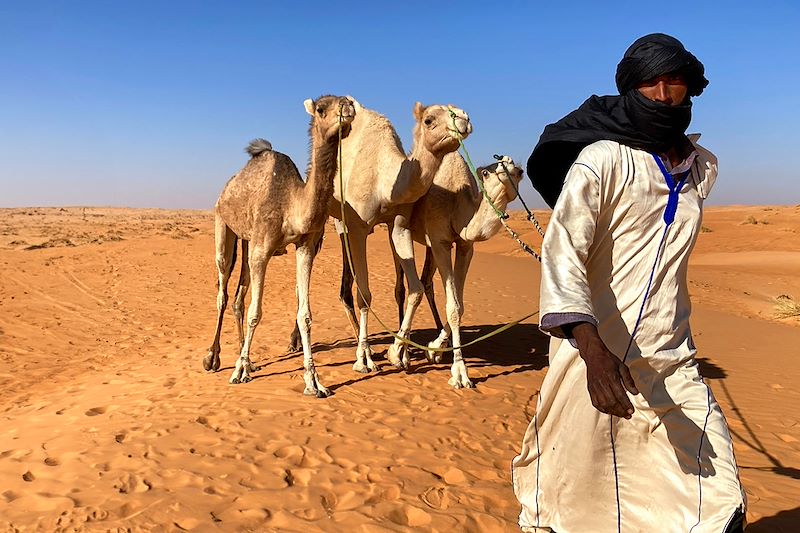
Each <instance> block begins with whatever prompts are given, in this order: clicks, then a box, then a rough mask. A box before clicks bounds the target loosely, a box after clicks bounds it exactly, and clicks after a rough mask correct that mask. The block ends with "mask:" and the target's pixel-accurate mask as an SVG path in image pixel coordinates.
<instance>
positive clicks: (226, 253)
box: [203, 216, 236, 372]
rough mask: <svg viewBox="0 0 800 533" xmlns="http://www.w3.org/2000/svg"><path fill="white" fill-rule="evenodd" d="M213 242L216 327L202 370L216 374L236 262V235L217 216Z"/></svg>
mask: <svg viewBox="0 0 800 533" xmlns="http://www.w3.org/2000/svg"><path fill="white" fill-rule="evenodd" d="M214 242H215V245H216V248H217V253H216V261H217V327H216V329H215V331H214V340H213V342H212V343H211V347H210V348H209V349H208V354H207V355H206V356H205V357H204V358H203V368H205V369H206V370H210V371H214V372H216V371H217V370H219V363H220V361H219V352H220V347H219V336H220V333H221V332H222V317H223V315H224V314H225V308H226V307H227V305H228V280H229V279H230V277H231V272H232V271H233V264H234V262H235V260H236V234H234V233H233V231H231V229H230V228H229V227H228V226H227V225H226V224H225V222H223V220H222V218H220V217H219V216H215V217H214Z"/></svg>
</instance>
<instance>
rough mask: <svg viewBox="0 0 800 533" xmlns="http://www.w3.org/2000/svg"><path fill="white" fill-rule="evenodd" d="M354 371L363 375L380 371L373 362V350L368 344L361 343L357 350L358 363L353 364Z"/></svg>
mask: <svg viewBox="0 0 800 533" xmlns="http://www.w3.org/2000/svg"><path fill="white" fill-rule="evenodd" d="M353 370H355V371H356V372H360V373H361V374H369V373H370V372H372V371H374V370H378V366H377V365H376V364H375V362H374V361H373V360H372V348H370V347H369V344H367V343H366V342H362V343H360V344H359V346H358V349H356V362H355V363H354V364H353Z"/></svg>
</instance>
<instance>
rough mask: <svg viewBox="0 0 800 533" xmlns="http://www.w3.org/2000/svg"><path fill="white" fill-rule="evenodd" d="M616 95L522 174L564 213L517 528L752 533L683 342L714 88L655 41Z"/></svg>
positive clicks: (591, 104) (550, 139) (547, 267)
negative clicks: (705, 99)
mask: <svg viewBox="0 0 800 533" xmlns="http://www.w3.org/2000/svg"><path fill="white" fill-rule="evenodd" d="M616 82H617V88H618V89H619V92H620V95H619V96H605V97H598V96H592V97H591V98H590V99H589V100H587V101H586V102H585V103H584V104H583V105H582V106H581V107H580V108H579V109H578V110H576V111H574V112H572V113H570V114H569V115H567V116H566V117H565V118H563V119H562V120H560V121H559V122H557V123H555V124H551V125H549V126H548V127H547V128H545V130H544V133H543V134H542V137H541V139H540V140H539V143H538V144H537V146H536V148H535V150H534V152H533V154H532V155H531V158H530V160H529V161H528V174H529V175H530V176H531V179H532V180H533V182H534V186H535V187H536V188H537V190H539V191H540V192H541V193H542V195H543V197H544V198H545V200H547V201H548V203H550V204H551V206H552V205H555V207H554V210H553V216H552V219H551V221H550V224H549V226H548V227H547V234H546V237H545V240H544V244H543V248H542V285H541V303H540V313H541V324H540V327H541V329H542V330H543V331H545V332H547V333H549V334H550V335H551V336H552V337H553V338H552V340H551V345H550V368H549V370H548V372H547V375H546V377H545V379H544V383H543V384H542V389H541V391H540V393H539V399H538V405H537V411H536V415H535V417H534V418H533V420H532V421H531V424H530V426H529V427H528V431H527V432H526V434H525V437H524V440H523V446H522V451H521V452H520V455H519V456H517V457H516V458H515V459H514V462H513V481H514V491H515V493H516V495H517V498H518V499H519V501H520V503H521V504H522V512H521V514H520V526H521V527H522V529H523V531H531V532H537V533H544V532H557V533H576V532H577V533H605V532H684V533H686V532H691V533H705V532H714V533H723V532H726V533H729V532H734V531H742V530H743V516H744V510H745V496H744V492H743V490H742V487H741V485H740V483H739V479H738V472H737V468H736V462H735V459H734V456H733V446H732V443H731V438H730V434H729V432H728V428H727V425H726V422H725V419H724V417H723V415H722V412H721V411H720V408H719V405H718V404H717V403H716V401H715V400H714V396H713V394H712V393H711V389H710V388H708V386H707V385H706V384H705V383H704V382H703V379H702V378H701V377H700V375H699V374H698V368H697V362H696V360H695V347H694V343H693V341H692V335H691V331H690V328H689V313H690V302H689V292H688V288H687V279H686V273H687V263H688V257H689V253H690V252H691V249H692V247H693V246H694V243H695V240H696V237H697V234H698V232H699V230H700V223H701V214H702V206H703V200H704V199H705V198H706V197H707V195H708V193H709V191H710V190H711V187H712V186H713V184H714V180H715V178H716V174H717V164H716V159H715V158H714V156H713V155H712V154H711V153H710V152H708V151H707V150H705V149H703V148H702V147H700V146H699V145H697V144H696V142H695V141H696V139H691V140H690V139H689V138H687V137H686V135H685V133H684V132H685V131H686V129H687V127H688V126H689V122H690V120H691V109H692V101H691V97H692V96H698V95H700V93H702V91H703V89H704V88H705V87H706V85H707V84H708V80H706V79H705V77H704V68H703V65H702V63H700V62H699V61H698V60H697V58H695V57H694V56H693V55H692V54H691V53H689V52H688V51H686V49H685V48H684V47H683V45H682V44H681V43H680V41H678V40H677V39H675V38H672V37H669V36H667V35H664V34H652V35H647V36H645V37H642V38H641V39H639V40H637V41H636V42H634V43H633V44H632V45H631V47H630V48H629V49H628V50H627V51H626V52H625V56H624V57H623V59H622V61H621V62H620V63H619V65H618V67H617V75H616ZM562 183H563V190H561V189H562ZM565 339H566V340H565Z"/></svg>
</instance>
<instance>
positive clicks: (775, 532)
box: [747, 507, 800, 533]
mask: <svg viewBox="0 0 800 533" xmlns="http://www.w3.org/2000/svg"><path fill="white" fill-rule="evenodd" d="M798 530H800V507H798V508H795V509H790V510H788V511H781V512H779V513H778V514H776V515H774V516H765V517H764V518H760V519H759V520H756V521H755V522H753V523H752V524H750V525H748V526H747V533H793V532H795V531H798Z"/></svg>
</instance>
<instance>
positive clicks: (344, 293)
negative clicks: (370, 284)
mask: <svg viewBox="0 0 800 533" xmlns="http://www.w3.org/2000/svg"><path fill="white" fill-rule="evenodd" d="M344 239H345V237H344V233H341V234H339V241H340V242H341V244H342V283H341V285H340V286H339V301H340V302H342V305H344V312H345V314H346V315H347V320H348V321H349V322H350V327H352V328H353V336H354V337H355V338H356V339H357V338H358V332H359V326H358V318H356V310H355V304H354V303H353V282H354V281H355V279H354V278H353V271H352V270H350V263H349V262H348V261H347V250H346V249H345V242H344ZM352 253H353V251H352V250H350V254H351V255H352ZM353 262H354V263H355V256H353Z"/></svg>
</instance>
